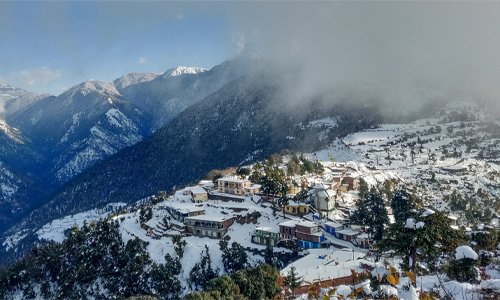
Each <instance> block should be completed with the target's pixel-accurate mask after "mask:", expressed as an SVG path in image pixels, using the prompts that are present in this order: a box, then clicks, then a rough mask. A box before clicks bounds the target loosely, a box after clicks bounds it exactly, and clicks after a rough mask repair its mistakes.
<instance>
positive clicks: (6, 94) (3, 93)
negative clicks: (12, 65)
mask: <svg viewBox="0 0 500 300" xmlns="http://www.w3.org/2000/svg"><path fill="white" fill-rule="evenodd" d="M46 96H47V95H38V94H35V93H32V92H29V91H26V90H23V89H20V88H16V87H13V86H10V85H8V84H3V83H0V115H2V114H5V115H9V114H12V113H14V112H16V111H18V110H20V109H22V108H24V107H26V106H28V105H30V104H32V103H34V102H35V101H37V100H39V99H41V98H43V97H46Z"/></svg>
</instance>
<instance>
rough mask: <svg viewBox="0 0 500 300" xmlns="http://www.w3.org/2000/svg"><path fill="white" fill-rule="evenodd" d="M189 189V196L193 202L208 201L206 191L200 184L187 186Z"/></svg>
mask: <svg viewBox="0 0 500 300" xmlns="http://www.w3.org/2000/svg"><path fill="white" fill-rule="evenodd" d="M189 189H190V190H191V198H192V199H193V202H195V203H200V202H205V201H208V194H207V191H206V190H205V189H204V188H202V187H201V186H194V187H190V188H189Z"/></svg>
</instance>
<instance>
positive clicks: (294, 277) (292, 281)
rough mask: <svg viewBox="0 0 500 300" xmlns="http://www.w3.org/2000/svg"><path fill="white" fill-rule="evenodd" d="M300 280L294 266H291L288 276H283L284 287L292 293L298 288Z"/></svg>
mask: <svg viewBox="0 0 500 300" xmlns="http://www.w3.org/2000/svg"><path fill="white" fill-rule="evenodd" d="M301 283H302V279H300V277H299V276H298V273H297V269H296V268H295V266H291V267H290V270H288V274H287V275H286V276H285V286H286V287H287V288H288V289H290V290H291V291H292V294H293V290H295V289H296V288H298V287H299V286H300V284H301Z"/></svg>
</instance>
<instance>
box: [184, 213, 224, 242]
mask: <svg viewBox="0 0 500 300" xmlns="http://www.w3.org/2000/svg"><path fill="white" fill-rule="evenodd" d="M233 222H234V219H233V217H216V216H212V215H199V216H194V217H188V218H186V219H185V220H184V224H185V225H186V231H187V232H189V233H192V234H193V235H196V236H206V237H210V238H219V239H220V238H222V237H223V236H224V235H225V234H226V232H227V230H228V229H229V226H231V225H232V224H233Z"/></svg>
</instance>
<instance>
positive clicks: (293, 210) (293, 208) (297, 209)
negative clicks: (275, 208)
mask: <svg viewBox="0 0 500 300" xmlns="http://www.w3.org/2000/svg"><path fill="white" fill-rule="evenodd" d="M285 213H287V214H290V215H294V216H303V215H307V214H308V213H309V204H305V203H301V202H295V201H292V200H290V201H288V204H287V205H285Z"/></svg>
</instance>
